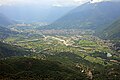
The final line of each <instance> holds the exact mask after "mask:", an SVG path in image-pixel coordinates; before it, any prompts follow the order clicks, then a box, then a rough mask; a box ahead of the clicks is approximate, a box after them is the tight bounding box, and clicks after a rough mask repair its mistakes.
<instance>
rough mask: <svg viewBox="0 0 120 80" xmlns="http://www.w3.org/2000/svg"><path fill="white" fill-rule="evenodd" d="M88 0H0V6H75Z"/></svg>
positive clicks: (99, 0) (93, 1)
mask: <svg viewBox="0 0 120 80" xmlns="http://www.w3.org/2000/svg"><path fill="white" fill-rule="evenodd" d="M88 1H90V0H0V6H3V5H5V6H8V5H9V6H11V5H18V4H20V5H32V4H36V5H41V6H58V7H62V6H77V5H80V4H83V3H85V2H88ZM101 1H108V0H92V3H95V2H101ZM109 1H120V0H109Z"/></svg>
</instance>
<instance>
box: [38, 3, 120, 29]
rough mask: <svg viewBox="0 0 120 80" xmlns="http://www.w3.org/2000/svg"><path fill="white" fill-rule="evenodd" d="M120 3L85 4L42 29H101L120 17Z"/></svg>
mask: <svg viewBox="0 0 120 80" xmlns="http://www.w3.org/2000/svg"><path fill="white" fill-rule="evenodd" d="M119 13H120V2H111V1H104V2H98V3H90V2H88V3H85V4H83V5H81V6H79V7H77V8H75V9H73V10H72V11H70V12H69V13H68V14H66V15H65V16H63V17H61V18H60V19H58V20H56V21H55V22H53V23H52V24H50V25H48V26H43V27H40V29H74V28H77V29H78V28H83V29H94V30H96V29H101V28H104V27H105V26H106V25H109V24H110V23H111V22H113V21H114V20H116V19H117V18H118V17H120V14H119Z"/></svg>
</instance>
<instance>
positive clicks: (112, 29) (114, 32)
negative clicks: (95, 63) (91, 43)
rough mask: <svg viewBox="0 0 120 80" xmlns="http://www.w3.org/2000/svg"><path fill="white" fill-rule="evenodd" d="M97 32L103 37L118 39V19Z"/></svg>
mask: <svg viewBox="0 0 120 80" xmlns="http://www.w3.org/2000/svg"><path fill="white" fill-rule="evenodd" d="M98 34H99V36H100V37H101V38H104V39H120V19H119V20H117V21H115V22H113V23H112V24H111V25H110V26H108V27H107V28H105V29H104V30H102V31H100V32H98Z"/></svg>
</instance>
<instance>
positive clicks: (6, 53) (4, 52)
mask: <svg viewBox="0 0 120 80" xmlns="http://www.w3.org/2000/svg"><path fill="white" fill-rule="evenodd" d="M28 54H30V52H29V51H26V50H25V49H23V48H22V47H17V46H13V45H10V44H6V43H2V42H0V58H6V57H12V56H24V55H28Z"/></svg>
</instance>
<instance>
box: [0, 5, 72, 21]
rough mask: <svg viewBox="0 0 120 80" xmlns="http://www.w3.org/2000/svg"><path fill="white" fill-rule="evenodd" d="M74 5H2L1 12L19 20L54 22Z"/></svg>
mask: <svg viewBox="0 0 120 80" xmlns="http://www.w3.org/2000/svg"><path fill="white" fill-rule="evenodd" d="M72 9H73V7H56V6H52V7H47V6H46V7H42V6H41V5H12V6H1V7H0V12H1V13H3V14H5V15H7V16H8V17H9V18H11V19H13V20H15V21H18V22H26V23H31V22H53V21H55V20H57V19H58V18H60V17H62V16H63V15H65V14H66V13H67V12H69V11H70V10H72Z"/></svg>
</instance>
